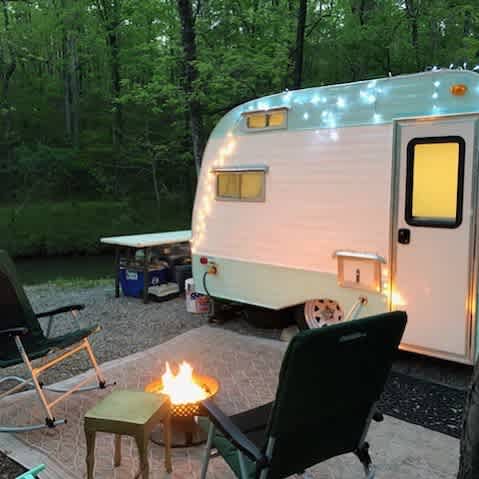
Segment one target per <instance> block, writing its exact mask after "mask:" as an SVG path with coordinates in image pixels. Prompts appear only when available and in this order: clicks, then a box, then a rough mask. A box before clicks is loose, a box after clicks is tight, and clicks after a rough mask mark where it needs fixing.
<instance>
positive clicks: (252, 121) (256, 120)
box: [246, 113, 268, 128]
mask: <svg viewBox="0 0 479 479" xmlns="http://www.w3.org/2000/svg"><path fill="white" fill-rule="evenodd" d="M267 120H268V118H267V115H266V113H250V114H248V115H247V116H246V124H247V125H248V128H266V126H267Z"/></svg>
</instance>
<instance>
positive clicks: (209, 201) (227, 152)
mask: <svg viewBox="0 0 479 479" xmlns="http://www.w3.org/2000/svg"><path fill="white" fill-rule="evenodd" d="M236 146H237V142H236V140H235V138H234V136H233V133H231V132H229V133H228V134H227V135H226V141H225V142H224V144H223V146H221V148H220V149H219V151H218V156H217V158H216V160H215V162H214V165H215V168H221V167H222V166H224V164H225V162H226V160H227V159H228V158H229V157H231V155H232V154H233V153H234V151H235V149H236ZM215 182H216V175H215V174H214V173H213V172H211V171H206V172H204V174H203V177H202V183H201V188H204V191H203V192H202V194H201V200H200V202H199V205H198V210H197V211H195V221H194V224H193V234H192V239H191V252H192V253H196V251H197V249H198V246H199V245H200V244H201V243H202V242H203V240H204V237H205V231H206V219H207V218H208V216H209V215H210V214H211V210H212V206H213V201H214V199H215V186H216V184H215Z"/></svg>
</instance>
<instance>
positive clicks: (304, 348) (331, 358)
mask: <svg viewBox="0 0 479 479" xmlns="http://www.w3.org/2000/svg"><path fill="white" fill-rule="evenodd" d="M405 326H406V313H403V312H393V313H389V314H382V315H379V316H374V317H370V318H365V319H358V320H354V321H348V322H346V323H342V324H337V325H332V326H327V327H324V328H320V329H312V330H308V331H302V332H300V333H298V334H297V335H296V336H295V337H294V338H293V339H292V341H291V343H290V344H289V347H288V350H287V351H286V354H285V356H284V359H283V364H282V366H281V372H280V375H279V385H278V389H277V392H276V399H275V401H274V402H273V403H270V404H266V405H263V406H261V407H259V408H257V409H253V410H250V411H246V412H243V413H240V414H237V415H235V416H231V417H228V416H226V415H225V414H224V413H223V412H222V411H221V410H220V409H219V408H218V407H217V406H216V405H215V403H214V402H213V401H212V400H210V399H208V400H205V401H203V403H202V404H203V407H204V410H205V413H206V414H207V415H208V417H209V420H210V421H209V422H210V425H209V432H208V440H207V443H206V453H205V458H204V461H203V466H202V471H201V479H205V477H206V472H207V468H208V462H209V459H210V452H211V449H212V448H213V447H214V448H216V449H217V451H218V453H219V455H221V456H222V457H223V458H224V460H225V461H226V462H227V463H228V465H229V466H230V467H231V469H232V470H233V472H234V473H235V475H236V477H238V478H241V479H252V478H259V479H280V478H283V477H287V476H290V475H292V474H303V473H304V472H305V471H306V469H307V468H309V467H312V466H314V465H315V464H318V463H320V462H322V461H325V460H327V459H329V458H332V457H335V456H339V455H341V454H345V453H348V452H352V453H354V454H356V456H357V457H358V458H359V460H360V461H361V463H362V465H363V467H364V471H365V475H366V477H367V478H369V479H370V478H373V477H374V467H373V465H372V462H371V458H370V456H369V452H368V449H369V445H368V443H367V442H366V434H367V432H368V429H369V425H370V422H371V420H372V419H376V420H381V419H382V416H381V414H380V413H379V412H378V411H377V410H376V403H377V401H378V400H379V397H380V395H381V393H382V391H383V388H384V384H385V382H386V379H387V376H388V374H389V371H390V369H391V364H392V361H393V358H394V356H395V353H396V350H397V348H398V345H399V343H400V341H401V337H402V334H403V332H404V328H405ZM206 422H208V421H206ZM203 427H205V425H203Z"/></svg>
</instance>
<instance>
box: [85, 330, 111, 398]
mask: <svg viewBox="0 0 479 479" xmlns="http://www.w3.org/2000/svg"><path fill="white" fill-rule="evenodd" d="M83 341H84V344H85V349H86V350H87V353H88V357H89V358H90V361H91V363H92V365H93V367H94V368H95V373H96V378H97V380H98V385H99V386H100V388H101V389H104V388H105V386H106V381H105V378H104V377H103V374H102V372H101V369H100V366H98V363H97V361H96V358H95V354H94V353H93V349H92V348H91V345H90V341H88V338H85V339H84V340H83Z"/></svg>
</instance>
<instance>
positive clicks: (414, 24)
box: [406, 0, 420, 69]
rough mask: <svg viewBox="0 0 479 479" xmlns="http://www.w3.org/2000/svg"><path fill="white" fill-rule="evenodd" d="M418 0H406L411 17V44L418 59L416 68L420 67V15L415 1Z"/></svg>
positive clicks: (407, 13) (408, 14) (409, 16)
mask: <svg viewBox="0 0 479 479" xmlns="http://www.w3.org/2000/svg"><path fill="white" fill-rule="evenodd" d="M415 1H416V2H417V1H418V0H406V15H407V17H408V19H409V24H410V28H411V45H412V47H413V49H414V56H415V60H416V68H418V69H419V64H420V61H419V33H418V16H419V6H418V5H417V4H415V3H414V2H415Z"/></svg>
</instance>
